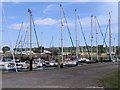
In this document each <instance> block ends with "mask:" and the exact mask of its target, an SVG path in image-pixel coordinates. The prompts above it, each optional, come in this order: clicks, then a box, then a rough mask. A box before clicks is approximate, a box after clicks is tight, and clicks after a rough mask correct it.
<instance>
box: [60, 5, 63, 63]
mask: <svg viewBox="0 0 120 90" xmlns="http://www.w3.org/2000/svg"><path fill="white" fill-rule="evenodd" d="M60 17H61V48H62V50H61V55H62V64H63V22H62V4H60Z"/></svg>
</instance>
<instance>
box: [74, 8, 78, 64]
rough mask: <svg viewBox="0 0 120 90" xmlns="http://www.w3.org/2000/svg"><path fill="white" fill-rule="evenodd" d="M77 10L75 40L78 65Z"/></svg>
mask: <svg viewBox="0 0 120 90" xmlns="http://www.w3.org/2000/svg"><path fill="white" fill-rule="evenodd" d="M76 11H77V10H76V9H75V38H76V64H78V35H77V33H78V32H77V14H76Z"/></svg>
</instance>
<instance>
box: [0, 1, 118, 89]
mask: <svg viewBox="0 0 120 90" xmlns="http://www.w3.org/2000/svg"><path fill="white" fill-rule="evenodd" d="M2 4H3V8H2V15H3V17H4V18H3V21H2V23H3V28H2V29H3V31H2V35H3V39H2V40H3V41H0V71H2V88H102V89H104V88H107V86H104V85H99V80H102V79H103V78H104V77H106V76H109V75H111V73H112V72H115V71H117V72H118V65H119V62H120V46H119V45H118V37H117V35H118V31H117V29H116V27H117V26H116V25H117V23H118V22H117V23H116V21H115V20H116V17H115V15H114V14H113V13H112V12H111V11H110V10H111V8H110V9H108V10H107V5H106V4H105V6H104V7H105V8H106V11H107V12H104V10H100V11H99V9H98V8H96V11H97V10H98V12H99V14H100V13H104V15H105V16H104V15H102V14H101V15H102V17H101V16H100V15H99V14H98V12H95V11H94V13H93V12H92V9H90V11H91V12H89V13H87V12H84V9H85V10H86V8H87V6H89V5H90V4H89V3H85V4H83V3H80V5H81V7H83V10H80V9H81V8H80V7H79V4H78V3H73V4H72V3H67V2H66V3H65V2H63V3H57V2H54V3H43V2H39V3H35V2H34V3H28V4H26V3H22V2H21V3H19V4H21V5H23V6H24V5H25V9H23V7H22V6H21V8H20V9H22V10H18V9H19V8H16V9H17V10H16V9H15V8H13V7H12V5H13V6H17V5H19V4H15V3H12V2H3V3H2ZM8 4H11V8H8V6H9V5H8ZM39 4H40V5H41V4H42V5H43V6H41V7H40V5H39ZM91 4H92V5H93V6H94V5H97V4H98V5H102V3H96V4H95V3H91ZM114 4H115V5H116V3H114ZM114 4H113V5H114ZM27 5H28V6H27ZM67 5H68V6H69V8H71V9H68V8H67V7H68V6H67ZM70 5H73V6H74V7H71V6H70ZM84 5H85V6H86V7H85V6H84ZM110 5H111V4H110ZM108 6H109V4H108ZM35 7H36V9H35ZM38 7H39V9H40V13H39V12H38V11H39V9H38ZM5 8H6V9H5ZM43 8H45V9H43ZM92 8H94V7H92ZM9 9H10V10H13V11H14V10H15V11H17V12H18V13H22V15H21V16H19V15H18V14H17V13H16V16H15V14H14V13H9V12H8V10H9ZM53 9H55V10H53ZM87 9H88V8H87ZM80 11H81V12H80ZM113 11H114V10H113ZM38 13H39V14H38ZM69 13H70V14H69ZM82 13H84V14H82ZM86 13H87V14H86ZM105 13H106V14H105ZM12 14H13V15H14V16H15V17H12V18H8V17H9V15H12ZM7 15H8V16H7ZM86 15H88V16H86ZM17 16H18V17H19V19H16V18H17ZM23 17H24V18H23ZM103 17H104V18H103ZM11 19H13V22H11V21H12V20H11ZM10 20H11V21H10ZM18 22H21V23H19V24H16V23H18ZM8 23H9V24H8ZM13 23H14V24H13ZM9 25H11V26H9ZM8 29H10V30H11V31H8ZM12 30H14V31H12ZM85 30H86V31H85ZM113 30H114V31H113ZM6 31H7V33H6ZM43 33H44V34H43ZM8 34H10V35H11V36H10V37H9V35H8ZM10 39H11V40H10ZM7 40H8V41H7ZM6 41H7V42H6ZM115 82H116V81H115ZM115 88H118V87H115Z"/></svg>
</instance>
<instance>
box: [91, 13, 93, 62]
mask: <svg viewBox="0 0 120 90" xmlns="http://www.w3.org/2000/svg"><path fill="white" fill-rule="evenodd" d="M92 47H93V15H91V61H92Z"/></svg>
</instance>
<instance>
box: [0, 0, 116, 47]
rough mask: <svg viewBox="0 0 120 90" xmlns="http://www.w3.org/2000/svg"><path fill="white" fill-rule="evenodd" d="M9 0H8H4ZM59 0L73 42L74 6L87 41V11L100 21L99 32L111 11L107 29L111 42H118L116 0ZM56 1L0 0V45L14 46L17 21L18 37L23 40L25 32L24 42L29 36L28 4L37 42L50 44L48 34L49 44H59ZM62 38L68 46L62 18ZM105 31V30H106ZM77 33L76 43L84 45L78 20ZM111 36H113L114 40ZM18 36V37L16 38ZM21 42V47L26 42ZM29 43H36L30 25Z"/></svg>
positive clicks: (58, 6) (88, 38) (67, 37)
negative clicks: (85, 0) (62, 0)
mask: <svg viewBox="0 0 120 90" xmlns="http://www.w3.org/2000/svg"><path fill="white" fill-rule="evenodd" d="M8 1H9V0H8ZM88 1H89V2H62V7H63V9H64V12H65V16H66V19H67V21H68V25H69V29H70V32H71V35H72V39H73V42H74V44H75V13H74V10H75V9H77V14H78V15H79V17H80V20H81V23H82V27H83V32H84V34H85V37H86V40H87V43H88V45H91V42H90V40H91V39H90V35H91V34H90V31H91V15H93V16H97V19H98V21H99V23H100V26H101V30H102V32H103V33H105V31H106V26H107V24H108V19H109V12H110V13H111V30H112V45H117V44H118V3H117V2H108V1H107V0H106V1H107V2H91V1H90V0H88ZM59 4H60V2H20V1H18V2H12V1H10V2H2V3H0V10H1V12H2V16H1V17H2V22H0V23H2V26H1V27H2V29H1V32H2V33H1V35H0V36H2V40H1V41H0V43H1V46H5V45H9V46H10V47H12V48H14V47H15V45H16V42H17V38H18V35H19V31H20V27H21V23H22V22H23V27H22V29H21V34H20V39H21V40H22V42H23V41H24V37H25V33H26V32H28V33H27V36H26V40H25V41H26V43H27V42H28V38H29V18H30V17H29V13H28V12H27V10H28V9H29V8H30V9H31V11H32V16H33V19H34V23H35V28H36V32H37V36H38V39H39V44H40V45H41V43H42V45H43V46H45V47H51V43H52V37H53V45H54V46H55V47H60V40H61V24H60V19H61V18H60V5H59ZM62 19H63V25H64V26H63V42H64V46H72V44H71V41H70V37H69V33H68V30H67V28H66V23H65V20H64V18H63V13H62ZM97 30H98V44H103V43H102V42H103V39H102V36H101V33H100V29H99V28H98V26H97ZM107 31H108V30H107ZM77 32H78V33H77V35H78V40H79V45H80V46H83V45H85V42H84V39H83V36H82V33H81V29H80V26H79V23H78V22H77ZM95 33H96V32H95V21H94V20H93V37H94V38H93V45H95V44H96V43H95V41H96V39H95V38H96V37H95ZM108 38H109V36H108V32H107V39H106V42H107V44H108V41H109V39H108ZM114 38H115V40H114ZM20 39H19V41H20ZM26 43H25V45H24V46H25V47H27V44H26ZM32 43H33V47H37V44H36V43H37V42H36V38H35V33H34V28H32Z"/></svg>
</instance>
